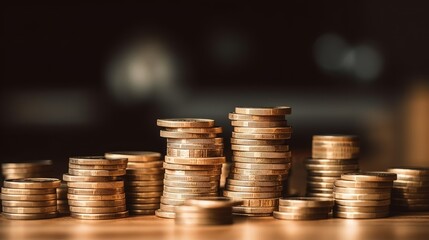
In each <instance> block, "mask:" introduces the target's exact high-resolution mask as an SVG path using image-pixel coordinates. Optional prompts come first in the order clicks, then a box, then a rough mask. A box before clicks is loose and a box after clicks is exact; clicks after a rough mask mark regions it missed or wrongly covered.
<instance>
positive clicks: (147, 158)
mask: <svg viewBox="0 0 429 240" xmlns="http://www.w3.org/2000/svg"><path fill="white" fill-rule="evenodd" d="M104 156H105V158H107V159H117V158H119V159H123V158H126V159H128V162H139V163H143V162H151V161H157V160H159V159H160V158H161V154H160V153H158V152H149V151H126V152H108V153H105V154H104Z"/></svg>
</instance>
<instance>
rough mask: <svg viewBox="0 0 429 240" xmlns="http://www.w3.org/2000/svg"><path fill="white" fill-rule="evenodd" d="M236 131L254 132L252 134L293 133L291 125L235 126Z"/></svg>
mask: <svg viewBox="0 0 429 240" xmlns="http://www.w3.org/2000/svg"><path fill="white" fill-rule="evenodd" d="M234 132H237V133H252V134H257V133H261V134H264V133H265V134H277V133H292V128H291V127H289V126H288V127H262V128H257V127H234Z"/></svg>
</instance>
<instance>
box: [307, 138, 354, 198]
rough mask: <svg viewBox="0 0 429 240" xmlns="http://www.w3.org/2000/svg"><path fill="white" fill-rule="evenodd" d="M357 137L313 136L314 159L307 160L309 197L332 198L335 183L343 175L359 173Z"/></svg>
mask: <svg viewBox="0 0 429 240" xmlns="http://www.w3.org/2000/svg"><path fill="white" fill-rule="evenodd" d="M358 156H359V142H358V138H357V137H356V136H349V135H323V136H322V135H315V136H313V148H312V158H311V159H307V160H306V167H307V171H308V176H307V196H311V197H326V198H332V190H333V188H334V181H335V180H337V179H339V178H340V176H341V174H343V173H351V172H357V171H359V163H358Z"/></svg>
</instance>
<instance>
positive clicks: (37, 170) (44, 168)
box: [2, 165, 51, 175]
mask: <svg viewBox="0 0 429 240" xmlns="http://www.w3.org/2000/svg"><path fill="white" fill-rule="evenodd" d="M50 168H51V165H47V166H38V167H31V168H6V169H2V173H3V174H9V175H12V174H31V173H40V172H47V171H49V169H50Z"/></svg>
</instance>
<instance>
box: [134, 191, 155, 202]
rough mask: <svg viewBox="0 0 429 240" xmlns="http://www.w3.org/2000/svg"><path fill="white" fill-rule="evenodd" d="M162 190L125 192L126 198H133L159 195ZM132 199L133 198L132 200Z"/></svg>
mask: <svg viewBox="0 0 429 240" xmlns="http://www.w3.org/2000/svg"><path fill="white" fill-rule="evenodd" d="M161 196H162V192H161V191H158V192H127V199H128V200H131V199H134V198H154V197H161ZM133 201H134V200H133Z"/></svg>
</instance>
